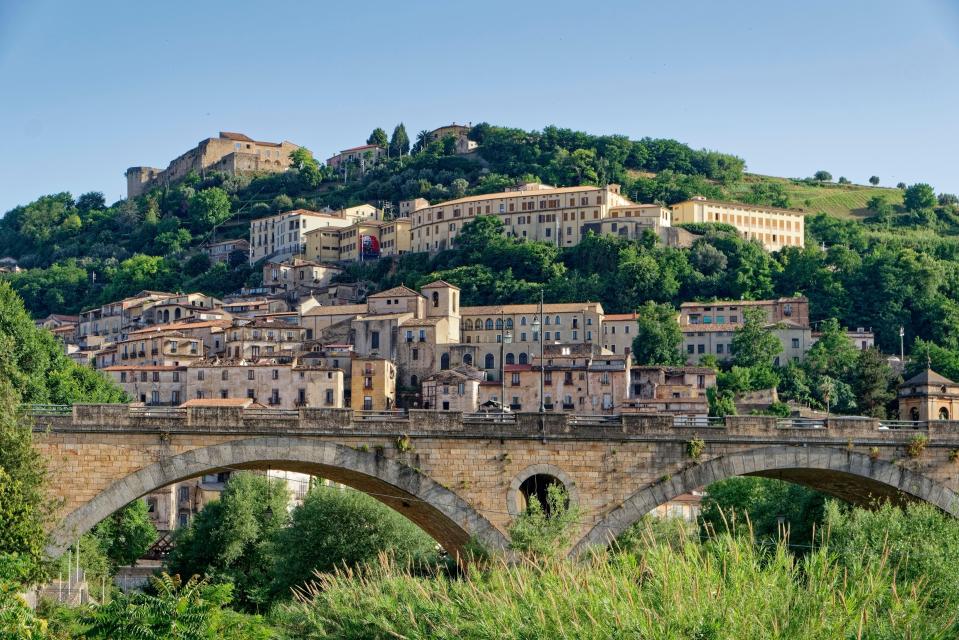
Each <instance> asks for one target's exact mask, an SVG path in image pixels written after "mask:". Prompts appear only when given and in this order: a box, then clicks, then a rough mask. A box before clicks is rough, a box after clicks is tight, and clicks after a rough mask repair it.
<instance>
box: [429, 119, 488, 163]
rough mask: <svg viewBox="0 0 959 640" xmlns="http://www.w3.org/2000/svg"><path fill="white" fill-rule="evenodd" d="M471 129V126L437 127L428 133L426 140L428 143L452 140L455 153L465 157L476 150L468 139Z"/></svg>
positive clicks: (450, 125) (474, 143) (473, 143)
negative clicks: (446, 139)
mask: <svg viewBox="0 0 959 640" xmlns="http://www.w3.org/2000/svg"><path fill="white" fill-rule="evenodd" d="M472 128H473V126H472V124H469V125H464V124H456V123H455V122H454V123H453V124H448V125H445V126H442V127H437V128H436V129H433V130H432V131H430V135H429V138H428V140H429V141H430V142H439V141H441V140H443V139H445V138H453V140H454V141H455V145H456V146H455V151H456V153H457V154H459V155H465V154H467V153H472V152H473V151H475V150H476V147H477V146H478V145H477V144H476V142H475V141H474V140H470V139H469V133H470V130H471V129H472Z"/></svg>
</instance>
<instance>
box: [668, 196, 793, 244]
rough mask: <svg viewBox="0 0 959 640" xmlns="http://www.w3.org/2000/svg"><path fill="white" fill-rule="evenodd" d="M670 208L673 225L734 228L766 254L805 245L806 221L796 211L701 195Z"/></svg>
mask: <svg viewBox="0 0 959 640" xmlns="http://www.w3.org/2000/svg"><path fill="white" fill-rule="evenodd" d="M672 209H673V223H674V224H685V223H690V222H723V223H726V224H728V225H732V226H734V227H736V230H737V231H739V232H740V233H742V234H743V236H745V237H746V239H747V240H758V241H759V242H760V243H761V244H762V245H763V247H764V248H765V249H766V250H767V251H779V250H780V249H782V248H783V247H803V246H805V245H806V222H805V220H806V219H805V216H803V214H802V213H801V212H799V211H794V210H791V209H778V208H776V207H765V206H757V205H751V204H742V203H741V202H721V201H719V200H708V199H706V198H703V197H702V196H697V197H695V198H692V199H690V200H686V201H684V202H680V203H678V204H674V205H673V207H672Z"/></svg>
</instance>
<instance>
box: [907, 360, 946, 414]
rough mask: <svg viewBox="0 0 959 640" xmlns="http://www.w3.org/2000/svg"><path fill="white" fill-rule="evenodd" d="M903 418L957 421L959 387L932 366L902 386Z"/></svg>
mask: <svg viewBox="0 0 959 640" xmlns="http://www.w3.org/2000/svg"><path fill="white" fill-rule="evenodd" d="M898 398H899V419H900V420H912V421H913V422H918V421H922V422H926V421H930V420H956V416H957V415H959V384H956V383H955V382H953V381H952V380H950V379H949V378H946V377H945V376H943V375H940V374H938V373H936V372H935V371H933V370H932V369H929V368H928V367H927V368H926V369H925V370H924V371H922V372H920V373H919V374H917V375H915V376H913V377H912V378H909V379H908V380H906V381H905V382H903V383H902V384H901V385H899V393H898Z"/></svg>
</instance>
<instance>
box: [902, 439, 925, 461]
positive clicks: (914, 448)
mask: <svg viewBox="0 0 959 640" xmlns="http://www.w3.org/2000/svg"><path fill="white" fill-rule="evenodd" d="M927 444H929V438H927V437H926V436H924V435H920V434H918V433H917V434H916V435H914V436H913V437H912V438H910V439H909V444H908V445H906V455H908V456H909V457H910V458H918V457H919V456H921V455H922V452H923V451H925V450H926V445H927Z"/></svg>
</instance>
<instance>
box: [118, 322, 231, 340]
mask: <svg viewBox="0 0 959 640" xmlns="http://www.w3.org/2000/svg"><path fill="white" fill-rule="evenodd" d="M232 324H233V322H232V321H231V320H204V321H202V322H176V323H173V324H158V325H154V326H152V327H147V328H145V329H137V330H136V331H131V332H130V335H131V336H138V335H142V334H147V333H163V332H167V331H181V330H183V329H207V328H213V327H220V328H226V327H229V326H230V325H232Z"/></svg>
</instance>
